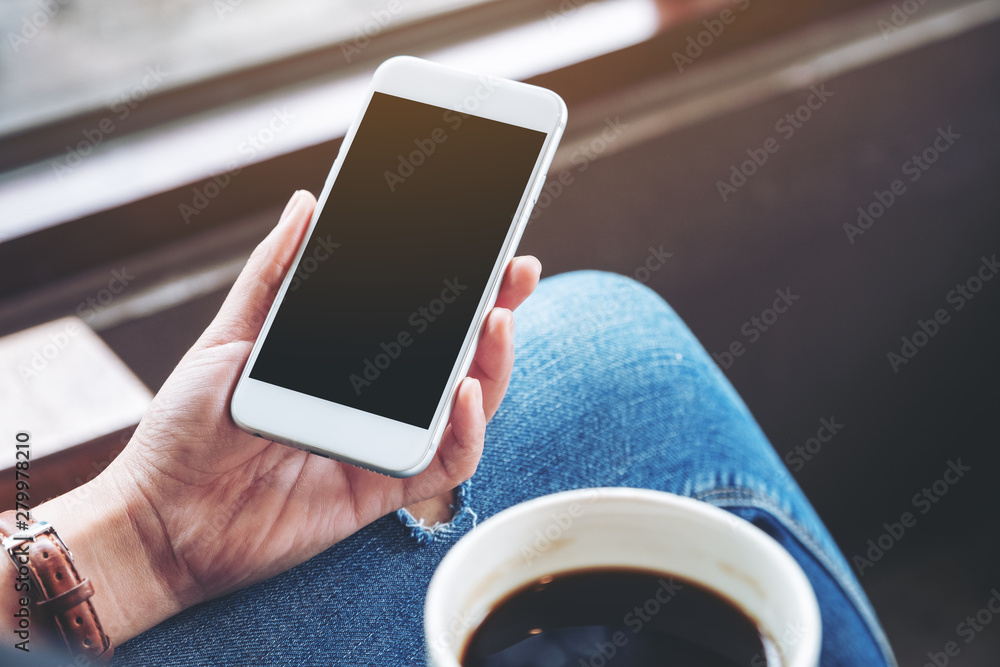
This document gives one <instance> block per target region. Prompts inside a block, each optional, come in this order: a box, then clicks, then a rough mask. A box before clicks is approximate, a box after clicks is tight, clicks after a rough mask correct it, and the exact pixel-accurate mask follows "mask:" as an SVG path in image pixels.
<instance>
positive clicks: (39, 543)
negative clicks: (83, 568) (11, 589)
mask: <svg viewBox="0 0 1000 667" xmlns="http://www.w3.org/2000/svg"><path fill="white" fill-rule="evenodd" d="M22 516H23V513H22ZM23 525H24V524H23V523H21V526H23ZM0 538H2V539H3V545H4V551H6V552H7V554H8V555H9V556H10V557H11V559H12V560H13V561H14V564H15V566H17V567H18V568H21V567H27V569H28V574H29V576H30V578H31V596H32V602H33V605H34V607H35V609H36V610H37V611H38V612H39V613H40V614H41V615H44V616H45V617H46V618H48V619H50V620H51V622H52V626H53V627H54V629H55V630H56V631H57V633H58V634H59V635H60V636H61V637H62V640H63V641H64V642H65V644H66V648H68V649H69V651H70V652H71V653H72V654H73V655H84V656H86V657H87V658H89V659H90V660H93V661H96V662H107V661H109V660H111V656H112V655H113V654H114V648H113V647H112V646H111V639H110V638H109V637H108V636H107V635H106V634H104V629H103V628H102V627H101V622H100V621H99V620H98V619H97V613H96V612H95V611H94V604H93V602H91V600H90V598H91V597H92V596H93V595H94V587H93V585H92V584H91V583H90V580H88V579H82V578H81V577H80V574H79V573H78V572H77V571H76V566H75V565H74V564H73V555H72V554H71V553H70V551H69V549H67V548H66V545H65V544H63V541H62V539H61V538H60V537H59V535H57V534H56V532H55V530H54V529H53V528H52V527H51V526H50V525H49V524H47V523H45V522H40V523H36V522H35V521H34V520H32V521H31V522H29V523H28V527H27V528H26V529H19V527H18V524H17V515H16V513H15V512H14V510H9V511H6V512H3V513H0ZM0 557H2V556H0ZM21 571H22V572H23V570H21Z"/></svg>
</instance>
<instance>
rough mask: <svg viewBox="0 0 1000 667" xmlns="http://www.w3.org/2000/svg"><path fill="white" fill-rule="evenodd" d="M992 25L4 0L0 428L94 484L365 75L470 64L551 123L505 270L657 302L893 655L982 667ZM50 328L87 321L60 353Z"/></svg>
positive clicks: (463, 3) (458, 0) (914, 10)
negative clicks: (553, 150)
mask: <svg viewBox="0 0 1000 667" xmlns="http://www.w3.org/2000/svg"><path fill="white" fill-rule="evenodd" d="M998 19H1000V0H992V1H987V0H979V1H970V0H905V1H903V2H882V1H868V0H843V1H840V2H832V1H819V0H816V1H808V0H800V1H797V2H793V1H792V0H735V1H734V0H687V1H685V0H595V1H588V0H558V1H547V0H503V1H502V2H501V1H500V0H424V1H412V2H411V1H407V0H339V1H330V0H328V1H326V2H323V1H321V0H285V1H284V2H277V1H275V0H160V1H154V0H128V1H126V0H5V2H4V3H3V4H2V5H0V32H2V35H3V41H4V44H3V45H2V46H0V335H3V336H5V338H3V339H0V364H2V365H3V366H2V369H0V373H2V378H0V422H2V423H0V427H2V430H3V436H2V437H3V438H5V441H11V440H12V439H13V434H14V433H15V432H16V430H17V429H25V428H27V429H29V430H31V432H32V438H33V440H34V441H35V442H37V443H39V444H38V445H37V447H39V448H43V449H41V451H39V452H38V454H39V456H42V455H46V456H47V457H49V458H47V459H39V460H38V461H36V462H35V463H34V466H35V467H34V468H33V470H37V472H38V475H39V479H38V485H37V486H36V487H33V488H35V489H37V493H38V494H43V493H46V492H51V493H55V492H58V491H60V490H64V489H65V488H66V487H68V486H72V485H73V484H76V483H80V482H82V481H84V480H86V479H88V477H92V476H93V475H94V474H96V472H97V471H99V470H100V469H102V468H103V467H104V466H105V465H107V462H108V461H109V460H110V459H111V458H112V457H113V456H114V455H115V453H116V452H117V451H120V449H121V447H122V445H123V443H124V442H127V439H128V435H129V433H130V432H131V429H132V428H133V427H134V425H135V423H136V421H137V419H138V416H139V415H141V412H142V409H144V407H145V404H146V403H147V402H148V400H149V396H150V392H154V393H155V391H156V390H157V388H158V387H159V386H160V385H161V383H162V382H163V381H164V379H165V378H166V376H167V375H168V374H169V372H170V370H171V369H172V368H173V366H174V365H175V364H176V363H177V361H178V360H179V359H180V357H181V356H182V354H183V353H184V351H185V350H186V349H187V348H188V347H189V346H190V344H191V343H192V342H193V341H194V340H195V338H196V337H197V336H198V334H199V333H200V332H201V331H202V329H203V328H204V327H205V326H206V324H207V323H208V322H209V320H210V319H211V317H212V316H213V315H214V313H215V312H216V310H217V309H218V307H219V305H220V303H221V301H222V299H223V297H224V295H225V293H226V291H227V290H228V288H229V286H230V285H231V283H232V281H233V280H234V278H235V276H236V274H237V273H238V272H239V269H240V268H241V266H242V264H243V262H244V261H245V259H246V257H247V255H248V254H249V252H250V250H251V249H252V248H253V246H254V245H255V244H256V243H257V242H258V241H259V240H260V239H261V238H262V237H263V236H264V235H265V234H266V232H267V231H268V230H269V229H270V227H271V226H272V225H273V223H274V221H275V220H276V218H277V216H278V214H279V212H280V211H281V209H282V208H283V206H284V204H285V202H286V201H287V199H288V197H289V196H290V195H291V193H292V192H293V191H294V190H295V189H298V188H308V189H311V190H312V191H313V192H318V191H319V190H320V188H321V185H322V183H323V181H324V179H325V177H326V174H327V172H328V170H329V168H330V165H331V164H332V162H333V159H334V157H335V155H336V152H337V148H338V146H339V143H340V139H341V137H342V136H343V133H344V131H345V130H346V128H347V125H348V123H349V122H350V120H351V119H352V117H353V115H354V114H355V113H356V111H357V109H358V105H359V103H360V98H361V96H362V94H363V92H364V90H365V86H366V85H367V81H368V78H369V77H370V74H371V72H372V71H373V70H374V68H375V67H376V66H377V65H378V64H379V63H380V62H381V61H382V60H384V59H385V58H387V57H390V56H393V55H398V54H404V53H405V54H411V55H417V56H422V57H427V58H431V59H434V60H438V61H440V62H443V63H446V64H451V65H454V66H458V67H462V68H465V69H473V70H481V71H487V72H493V73H495V74H497V75H500V76H506V77H510V78H515V79H520V80H524V81H528V82H531V83H535V84H539V85H542V86H546V87H549V88H551V89H553V90H555V91H556V92H558V93H559V94H560V95H562V96H563V98H564V99H565V100H566V102H567V104H568V106H569V111H570V122H569V127H568V129H567V132H566V136H565V138H564V140H563V143H562V147H561V148H560V151H559V154H558V156H557V158H556V162H555V163H554V164H553V167H552V168H551V169H550V170H549V183H548V184H547V186H546V188H545V190H544V191H543V194H542V195H541V197H540V198H539V201H538V204H537V206H536V209H535V211H534V213H533V215H532V221H531V224H530V225H529V227H528V230H527V231H526V233H525V235H524V238H523V241H522V243H521V251H522V252H524V253H531V254H535V255H537V256H538V257H539V258H540V259H541V261H542V263H543V265H544V267H545V273H546V274H547V275H551V274H553V273H558V272H562V271H568V270H573V269H580V268H598V269H605V270H610V271H616V272H619V273H624V274H627V275H631V276H633V277H635V278H636V279H638V280H640V281H642V282H644V283H646V284H647V285H649V286H650V287H652V288H653V289H655V290H656V291H657V292H659V293H660V294H661V295H663V297H664V298H665V299H666V300H667V301H668V302H670V303H671V304H672V305H673V306H674V308H675V309H676V310H677V311H678V312H679V313H680V314H681V315H682V316H683V317H684V319H685V320H686V321H687V322H688V324H689V325H690V326H691V328H692V329H693V330H694V332H695V334H697V335H698V337H699V338H700V339H701V340H702V342H703V343H704V345H705V347H706V348H707V349H708V350H709V352H712V353H713V354H714V355H715V358H716V361H717V362H718V363H719V365H720V367H722V368H723V370H724V371H725V372H726V374H727V375H728V377H729V378H730V380H731V381H732V382H733V384H734V385H735V386H736V388H737V389H738V390H739V392H740V393H741V394H742V395H743V397H744V399H745V400H746V402H747V403H748V404H749V406H750V408H751V410H752V411H753V412H754V414H755V415H756V416H757V419H758V420H759V421H760V423H761V425H762V427H763V428H764V430H765V432H766V433H767V434H768V436H769V437H770V438H771V441H772V442H773V443H774V446H775V448H776V449H777V451H778V453H779V455H781V456H782V457H783V458H784V459H785V461H786V462H787V463H788V465H789V468H790V469H791V470H792V472H793V474H794V475H795V476H796V478H797V479H798V480H799V482H800V484H801V485H802V487H803V488H804V490H805V491H806V493H807V495H808V496H809V497H810V499H811V500H812V501H813V503H814V505H815V506H816V508H817V510H818V511H819V513H820V515H821V516H822V517H823V518H824V520H825V521H826V522H827V524H828V526H829V527H830V529H831V531H832V532H833V534H834V537H835V538H836V539H837V541H838V543H839V544H840V546H841V548H842V549H843V551H844V553H845V555H846V556H847V557H848V559H849V560H851V561H852V563H853V564H854V565H855V569H856V571H857V572H859V574H860V575H861V582H862V584H863V586H864V587H865V589H866V590H867V592H868V594H869V595H870V597H871V599H872V601H873V603H874V605H875V607H876V609H877V611H878V613H879V615H880V617H881V619H882V621H883V623H884V625H885V627H886V630H887V632H888V634H889V637H890V640H891V641H892V643H893V645H894V648H895V650H896V652H897V657H898V658H899V662H900V664H901V665H913V666H914V667H921V666H922V665H925V664H928V663H930V664H934V663H933V662H931V657H930V656H929V655H928V654H935V653H940V652H941V651H943V650H944V647H945V645H946V644H947V643H948V642H956V643H957V645H958V647H959V649H960V652H959V653H958V655H955V656H953V657H951V658H950V661H949V663H948V664H951V665H959V666H972V665H996V664H1000V619H998V620H997V622H996V623H992V624H991V622H992V620H993V614H992V612H989V611H988V608H987V603H988V602H989V601H990V599H991V598H993V597H994V596H995V595H996V596H1000V593H997V592H996V591H997V590H1000V567H998V565H997V563H998V561H1000V540H998V538H997V534H998V528H1000V521H998V520H997V518H996V516H995V510H996V508H997V507H998V502H997V494H996V488H997V487H996V486H994V485H995V484H996V481H995V478H996V475H997V470H998V468H997V463H998V459H1000V456H998V454H997V451H998V448H997V444H998V430H997V427H996V426H995V424H994V423H993V422H992V420H993V418H994V417H995V416H996V415H997V414H998V412H1000V410H998V407H1000V389H998V386H997V373H998V370H1000V352H998V350H997V342H998V341H1000V280H995V281H994V280H992V279H993V277H994V276H995V275H996V274H997V273H998V272H1000V265H998V264H997V260H996V257H997V254H998V253H1000V224H998V223H1000V216H998V214H997V211H998V210H1000V188H998V187H997V185H996V179H997V176H998V175H1000V128H998V125H997V120H998V118H1000V113H998V111H1000V23H998ZM661 248H662V252H666V253H671V256H670V258H669V260H668V261H667V262H666V264H665V265H663V266H662V267H660V268H657V269H656V270H652V271H650V270H649V269H648V268H647V266H646V264H645V262H646V259H647V257H648V256H649V255H650V253H651V252H653V251H654V250H659V249H661ZM781 294H785V295H789V296H788V299H789V302H790V303H791V304H792V305H791V306H790V307H788V308H787V310H786V311H785V312H783V313H780V314H779V313H778V312H777V311H775V310H773V306H774V303H775V299H778V298H780V295H781ZM67 316H72V317H77V318H79V319H80V320H82V324H85V325H86V331H87V332H90V331H93V332H95V333H96V335H95V336H90V335H89V333H87V335H84V336H76V335H75V334H74V335H72V336H68V337H66V340H70V339H72V341H71V344H67V345H68V347H67V346H64V345H61V344H60V343H62V341H63V338H61V337H60V332H63V331H66V329H65V327H66V326H67V325H66V324H65V321H64V322H61V323H58V322H57V323H55V324H51V323H52V322H53V321H54V320H58V319H59V318H63V317H67ZM46 323H50V324H48V325H47V328H46V326H43V327H42V328H40V329H39V328H33V327H38V326H39V325H46ZM53 346H55V347H53ZM64 347H65V348H66V349H68V350H71V351H70V352H65V353H60V350H62V349H63V348H64ZM53 350H55V352H52V351H53ZM50 353H51V354H50ZM71 360H72V363H71ZM36 376H37V377H36ZM112 413H113V414H112ZM70 416H72V419H70V418H69V417H70ZM831 425H833V426H831ZM5 456H6V455H5ZM46 461H48V463H46ZM12 464H13V460H11V461H6V460H4V462H3V463H2V466H4V467H9V466H11V465H12ZM50 464H51V465H50ZM949 470H951V471H955V470H961V471H962V473H961V476H959V475H958V473H956V472H948V471H949ZM46 475H48V477H46ZM42 497H44V496H41V495H40V496H39V497H38V498H37V500H38V501H39V502H40V500H41V499H42ZM906 512H909V513H910V514H911V515H912V519H913V521H911V522H908V523H909V525H907V526H905V530H903V531H901V530H899V528H898V527H897V526H896V525H895V524H898V523H900V522H901V517H902V516H903V514H904V513H906ZM977 615H978V620H976V618H977ZM969 617H971V618H972V624H971V625H970V624H969V623H968V621H967V619H968V618H969ZM969 628H978V629H973V630H972V631H971V636H970V631H969Z"/></svg>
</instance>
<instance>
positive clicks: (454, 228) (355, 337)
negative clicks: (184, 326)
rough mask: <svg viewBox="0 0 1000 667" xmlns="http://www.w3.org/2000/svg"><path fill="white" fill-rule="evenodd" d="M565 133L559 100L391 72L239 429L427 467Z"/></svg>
mask: <svg viewBox="0 0 1000 667" xmlns="http://www.w3.org/2000/svg"><path fill="white" fill-rule="evenodd" d="M565 125H566V105H565V104H564V103H563V101H562V99H561V98H560V97H559V96H558V95H556V94H555V93H553V92H551V91H549V90H545V89H544V88H538V87H536V86H530V85H527V84H523V83H517V82H514V81H508V80H504V79H499V78H495V77H492V76H478V75H475V74H470V73H465V72H461V71H458V70H454V69H451V68H448V67H443V66H441V65H437V64H433V63H430V62H427V61H424V60H419V59H417V58H410V57H398V58H393V59H391V60H388V61H386V62H385V63H383V64H382V65H381V66H380V67H379V68H378V70H376V72H375V75H374V78H373V81H372V85H371V87H370V89H369V92H368V94H367V97H366V99H365V102H364V106H363V109H362V111H361V113H360V114H359V115H358V117H357V118H356V119H355V121H354V123H353V124H352V125H351V128H350V129H349V130H348V132H347V136H346V137H345V138H344V142H343V144H342V146H341V148H340V152H339V154H338V155H337V159H336V161H335V162H334V164H333V169H332V170H331V171H330V175H329V177H328V178H327V180H326V184H325V185H324V187H323V192H322V194H321V195H320V197H319V203H318V206H317V207H316V212H315V213H314V214H313V217H312V221H311V222H310V226H309V230H308V232H307V233H306V235H305V239H304V241H303V243H302V245H301V247H300V248H299V250H298V254H297V255H296V257H295V261H294V264H293V265H292V267H291V269H290V270H289V271H288V274H287V275H286V276H285V280H284V282H283V283H282V286H281V289H280V291H279V292H278V295H277V297H276V298H275V301H274V305H273V306H272V307H271V311H270V313H269V314H268V316H267V320H266V321H265V323H264V326H263V328H262V329H261V332H260V335H259V336H258V338H257V342H256V344H255V345H254V348H253V351H252V352H251V353H250V358H249V360H248V361H247V364H246V367H245V368H244V369H243V374H242V375H241V377H240V380H239V383H238V384H237V386H236V390H235V392H234V394H233V398H232V403H231V413H232V416H233V420H234V421H235V422H236V424H238V425H239V426H240V428H242V429H244V430H245V431H247V432H249V433H252V434H254V435H259V436H261V437H263V438H267V439H269V440H273V441H276V442H280V443H284V444H287V445H291V446H294V447H299V448H302V449H305V450H308V451H311V452H315V453H317V454H321V455H323V456H328V457H331V458H335V459H338V460H341V461H345V462H347V463H350V464H353V465H357V466H360V467H363V468H367V469H370V470H374V471H376V472H380V473H383V474H386V475H391V476H394V477H407V476H410V475H415V474H417V473H418V472H420V471H421V470H423V469H424V468H425V467H426V466H427V464H428V463H430V461H431V460H432V458H433V457H434V452H435V451H436V449H437V445H438V442H439V441H440V439H441V435H442V433H443V432H444V429H445V426H446V425H447V424H448V420H449V416H450V413H451V407H452V403H453V400H454V394H455V389H456V387H457V385H458V383H459V382H460V381H461V379H462V378H464V377H465V375H466V373H467V372H468V369H469V365H470V363H471V361H472V357H473V354H474V353H475V349H476V343H477V340H478V337H479V334H480V330H481V328H482V325H483V321H484V319H485V317H486V315H487V314H488V313H489V311H490V309H491V308H492V307H493V304H494V302H495V301H496V297H497V292H498V290H499V288H500V282H501V280H502V278H503V275H504V272H505V270H506V267H507V265H508V263H509V262H510V260H511V258H512V257H513V256H514V251H515V249H516V248H517V244H518V241H519V240H520V238H521V233H522V231H523V230H524V226H525V224H526V222H527V220H528V216H529V214H530V213H531V209H532V206H533V205H534V203H535V200H536V199H537V197H538V194H539V192H540V191H541V188H542V186H543V185H544V183H545V175H546V172H547V170H548V167H549V164H550V163H551V161H552V157H553V154H554V153H555V150H556V145H557V144H558V143H559V138H560V137H561V136H562V131H563V128H564V127H565Z"/></svg>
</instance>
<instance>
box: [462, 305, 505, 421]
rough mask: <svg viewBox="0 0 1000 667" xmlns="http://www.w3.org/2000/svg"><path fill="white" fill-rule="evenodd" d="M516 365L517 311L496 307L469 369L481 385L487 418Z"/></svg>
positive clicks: (501, 396) (492, 412) (492, 411)
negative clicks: (515, 332) (515, 325)
mask: <svg viewBox="0 0 1000 667" xmlns="http://www.w3.org/2000/svg"><path fill="white" fill-rule="evenodd" d="M513 368H514V314H513V313H511V312H510V311H509V310H507V309H506V308H494V309H493V310H492V311H491V312H490V316H489V317H488V318H487V319H486V326H485V327H484V329H483V335H482V336H481V337H480V339H479V345H478V347H477V348H476V356H475V357H474V358H473V361H472V365H471V367H470V368H469V377H472V378H475V379H477V380H479V382H480V383H481V384H482V388H483V410H484V412H485V414H486V420H487V421H489V420H490V419H492V418H493V415H494V414H495V413H496V411H497V408H499V407H500V403H501V401H503V397H504V394H505V393H507V385H508V384H509V383H510V374H511V371H512V370H513Z"/></svg>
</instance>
